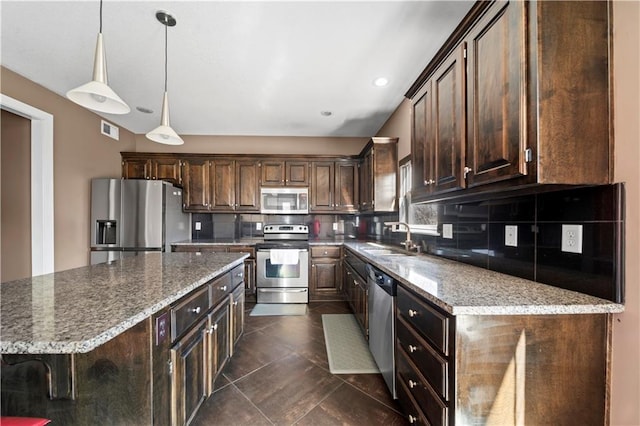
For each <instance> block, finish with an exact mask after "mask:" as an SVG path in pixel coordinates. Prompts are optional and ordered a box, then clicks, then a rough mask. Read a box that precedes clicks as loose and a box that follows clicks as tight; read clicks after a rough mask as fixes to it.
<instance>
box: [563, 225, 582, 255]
mask: <svg viewBox="0 0 640 426" xmlns="http://www.w3.org/2000/svg"><path fill="white" fill-rule="evenodd" d="M562 251H564V252H567V253H577V254H582V225H562Z"/></svg>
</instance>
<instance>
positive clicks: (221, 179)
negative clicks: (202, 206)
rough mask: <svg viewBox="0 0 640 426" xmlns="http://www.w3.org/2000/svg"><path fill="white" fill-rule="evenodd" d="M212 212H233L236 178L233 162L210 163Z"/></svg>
mask: <svg viewBox="0 0 640 426" xmlns="http://www.w3.org/2000/svg"><path fill="white" fill-rule="evenodd" d="M210 174H211V195H212V197H211V198H212V199H211V205H210V210H212V211H233V210H234V209H235V205H236V176H235V162H234V161H233V160H214V161H211V170H210Z"/></svg>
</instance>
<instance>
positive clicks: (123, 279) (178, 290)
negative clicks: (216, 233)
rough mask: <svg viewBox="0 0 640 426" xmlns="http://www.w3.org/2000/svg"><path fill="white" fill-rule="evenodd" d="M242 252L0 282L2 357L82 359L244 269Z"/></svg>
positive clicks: (149, 258)
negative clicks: (188, 296)
mask: <svg viewBox="0 0 640 426" xmlns="http://www.w3.org/2000/svg"><path fill="white" fill-rule="evenodd" d="M247 256H248V255H247V254H243V253H215V254H214V253H211V254H208V253H202V254H201V253H149V254H147V255H144V256H135V257H130V258H126V259H123V260H121V261H117V262H113V263H111V264H100V265H94V266H85V267H81V268H76V269H70V270H67V271H61V272H56V273H53V274H47V275H42V276H38V277H32V278H27V279H23V280H17V281H11V282H6V283H2V284H0V297H1V299H0V305H1V306H0V319H1V324H0V353H22V354H24V353H31V354H68V353H85V352H89V351H91V350H92V349H94V348H96V347H98V346H100V345H101V344H103V343H105V342H107V341H109V340H110V339H112V338H114V337H115V336H117V335H118V334H120V333H122V332H124V331H126V330H127V329H129V328H131V327H133V326H134V325H136V324H138V323H139V322H141V321H143V320H144V319H145V318H148V317H149V316H151V315H152V314H154V313H156V312H158V311H159V310H161V309H162V308H164V307H166V306H168V305H170V304H171V303H173V302H175V301H176V300H178V299H180V298H181V297H183V296H184V295H186V294H188V293H189V292H191V291H192V290H194V289H196V288H198V287H200V286H201V285H203V284H206V283H207V282H209V281H210V280H211V279H213V278H215V277H217V276H219V275H221V274H224V273H225V272H227V271H229V270H231V269H233V268H234V267H235V266H237V265H241V264H242V263H243V262H244V259H245V258H246V257H247Z"/></svg>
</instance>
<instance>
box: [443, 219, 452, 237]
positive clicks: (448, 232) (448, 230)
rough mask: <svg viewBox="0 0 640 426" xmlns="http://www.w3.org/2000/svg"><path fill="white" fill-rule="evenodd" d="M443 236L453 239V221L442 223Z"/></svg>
mask: <svg viewBox="0 0 640 426" xmlns="http://www.w3.org/2000/svg"><path fill="white" fill-rule="evenodd" d="M442 238H446V239H449V240H452V239H453V224H452V223H443V224H442Z"/></svg>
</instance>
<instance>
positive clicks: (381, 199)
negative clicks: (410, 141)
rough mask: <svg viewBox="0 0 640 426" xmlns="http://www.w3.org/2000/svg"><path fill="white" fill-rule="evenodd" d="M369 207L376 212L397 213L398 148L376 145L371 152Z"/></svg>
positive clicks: (393, 144)
mask: <svg viewBox="0 0 640 426" xmlns="http://www.w3.org/2000/svg"><path fill="white" fill-rule="evenodd" d="M372 154H373V157H372V159H371V161H372V163H373V164H372V166H371V173H372V175H371V176H372V177H371V180H372V182H373V185H372V189H371V191H372V197H373V198H372V199H371V206H372V207H373V210H375V211H377V212H397V211H398V198H397V194H398V146H397V144H396V143H395V142H390V143H376V144H375V145H374V147H373V150H372Z"/></svg>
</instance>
